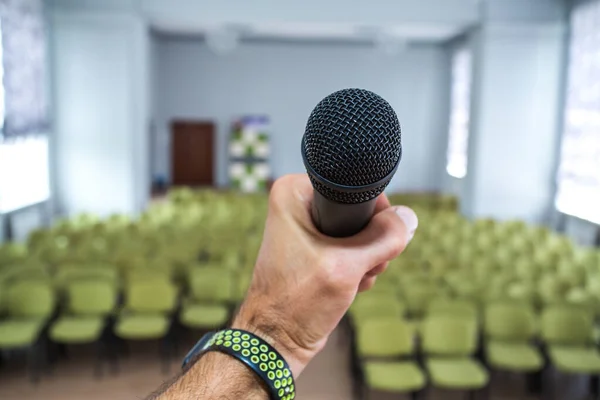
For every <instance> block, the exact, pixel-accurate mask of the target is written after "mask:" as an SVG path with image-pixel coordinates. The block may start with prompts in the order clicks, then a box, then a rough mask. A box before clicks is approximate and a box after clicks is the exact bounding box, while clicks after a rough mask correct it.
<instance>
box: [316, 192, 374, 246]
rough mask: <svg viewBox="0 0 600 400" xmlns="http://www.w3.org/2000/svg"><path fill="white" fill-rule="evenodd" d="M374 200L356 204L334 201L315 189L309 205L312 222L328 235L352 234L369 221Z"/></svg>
mask: <svg viewBox="0 0 600 400" xmlns="http://www.w3.org/2000/svg"><path fill="white" fill-rule="evenodd" d="M375 201H376V199H372V200H369V201H365V202H364V203H358V204H343V203H336V202H335V201H331V200H329V199H328V198H326V197H324V196H323V195H322V194H321V193H319V192H317V191H316V190H315V195H314V198H313V203H312V207H311V208H312V209H311V212H312V219H313V223H314V224H315V226H316V227H317V229H318V230H319V231H321V232H323V233H324V234H326V235H328V236H333V237H347V236H352V235H354V234H356V233H358V232H360V231H361V230H362V229H363V228H364V227H365V226H367V224H368V223H369V220H370V219H371V216H372V215H373V211H374V209H375Z"/></svg>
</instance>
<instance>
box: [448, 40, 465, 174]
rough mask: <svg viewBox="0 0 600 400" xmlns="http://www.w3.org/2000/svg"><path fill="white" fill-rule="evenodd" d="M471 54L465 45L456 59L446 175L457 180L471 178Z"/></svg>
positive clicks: (453, 74)
mask: <svg viewBox="0 0 600 400" xmlns="http://www.w3.org/2000/svg"><path fill="white" fill-rule="evenodd" d="M470 100H471V51H470V49H469V48H468V47H467V46H466V45H465V46H461V47H459V48H458V49H456V50H455V51H454V54H453V55H452V94H451V105H450V126H449V132H448V154H447V164H446V171H448V174H450V175H451V176H453V177H455V178H463V177H465V175H467V151H468V145H469V111H470V104H471V101H470Z"/></svg>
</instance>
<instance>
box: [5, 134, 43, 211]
mask: <svg viewBox="0 0 600 400" xmlns="http://www.w3.org/2000/svg"><path fill="white" fill-rule="evenodd" d="M48 179H49V178H48V139H47V137H46V135H36V136H27V137H22V138H17V139H10V140H9V141H6V142H4V143H0V214H2V213H8V212H10V211H14V210H18V209H20V208H23V207H27V206H29V205H32V204H36V203H40V202H42V201H45V200H47V199H48V197H49V196H50V186H49V182H48Z"/></svg>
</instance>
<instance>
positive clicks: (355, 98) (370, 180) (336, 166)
mask: <svg viewBox="0 0 600 400" xmlns="http://www.w3.org/2000/svg"><path fill="white" fill-rule="evenodd" d="M303 140H304V151H305V161H306V162H307V163H308V164H309V165H310V167H311V168H312V169H313V171H314V172H315V173H316V174H318V175H320V176H321V177H322V178H324V179H326V180H328V181H329V182H331V183H333V184H335V185H342V186H354V187H356V186H368V185H373V184H375V183H377V182H379V181H381V180H382V179H384V178H386V177H387V176H388V175H390V174H391V173H392V172H393V171H394V168H395V167H396V165H397V164H398V162H399V161H400V157H401V156H402V144H401V134H400V123H399V122H398V117H397V116H396V113H395V112H394V110H393V109H392V107H391V106H390V105H389V104H388V102H387V101H385V100H384V99H383V98H381V97H380V96H378V95H376V94H375V93H373V92H370V91H368V90H363V89H344V90H340V91H338V92H335V93H332V94H330V95H329V96H327V97H325V98H324V99H323V100H321V102H320V103H319V104H317V106H316V107H315V109H314V110H313V111H312V113H311V114H310V117H309V119H308V123H307V124H306V131H305V133H304V139H303ZM309 177H310V179H311V182H312V184H313V186H314V188H315V189H316V190H317V191H318V192H320V193H321V194H322V195H323V196H325V197H326V198H328V199H330V200H333V201H337V202H339V203H349V204H355V203H362V202H364V201H368V200H371V199H373V198H375V197H377V196H378V195H379V194H381V193H382V192H383V190H384V189H385V187H386V186H387V185H388V183H389V180H390V179H391V176H390V177H389V178H390V179H388V180H387V181H385V182H382V183H381V185H379V186H377V187H374V188H369V189H368V190H365V191H362V192H348V191H343V190H342V189H341V188H340V190H336V189H334V188H331V187H330V186H326V185H324V184H323V183H321V182H319V179H318V178H317V177H315V176H313V175H312V174H310V173H309Z"/></svg>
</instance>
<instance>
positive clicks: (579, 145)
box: [556, 0, 600, 223]
mask: <svg viewBox="0 0 600 400" xmlns="http://www.w3.org/2000/svg"><path fill="white" fill-rule="evenodd" d="M598 27H600V1H598V0H594V1H591V2H586V3H582V4H581V5H579V6H578V7H576V8H575V9H574V10H573V13H572V15H571V43H570V54H569V73H568V82H567V96H566V104H565V124H564V131H563V137H562V146H561V153H560V164H559V170H558V176H557V181H558V182H557V183H558V191H557V196H556V208H557V209H558V210H559V211H561V212H563V213H565V214H569V215H573V216H576V217H579V218H582V219H586V220H589V221H592V222H595V223H600V29H598Z"/></svg>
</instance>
